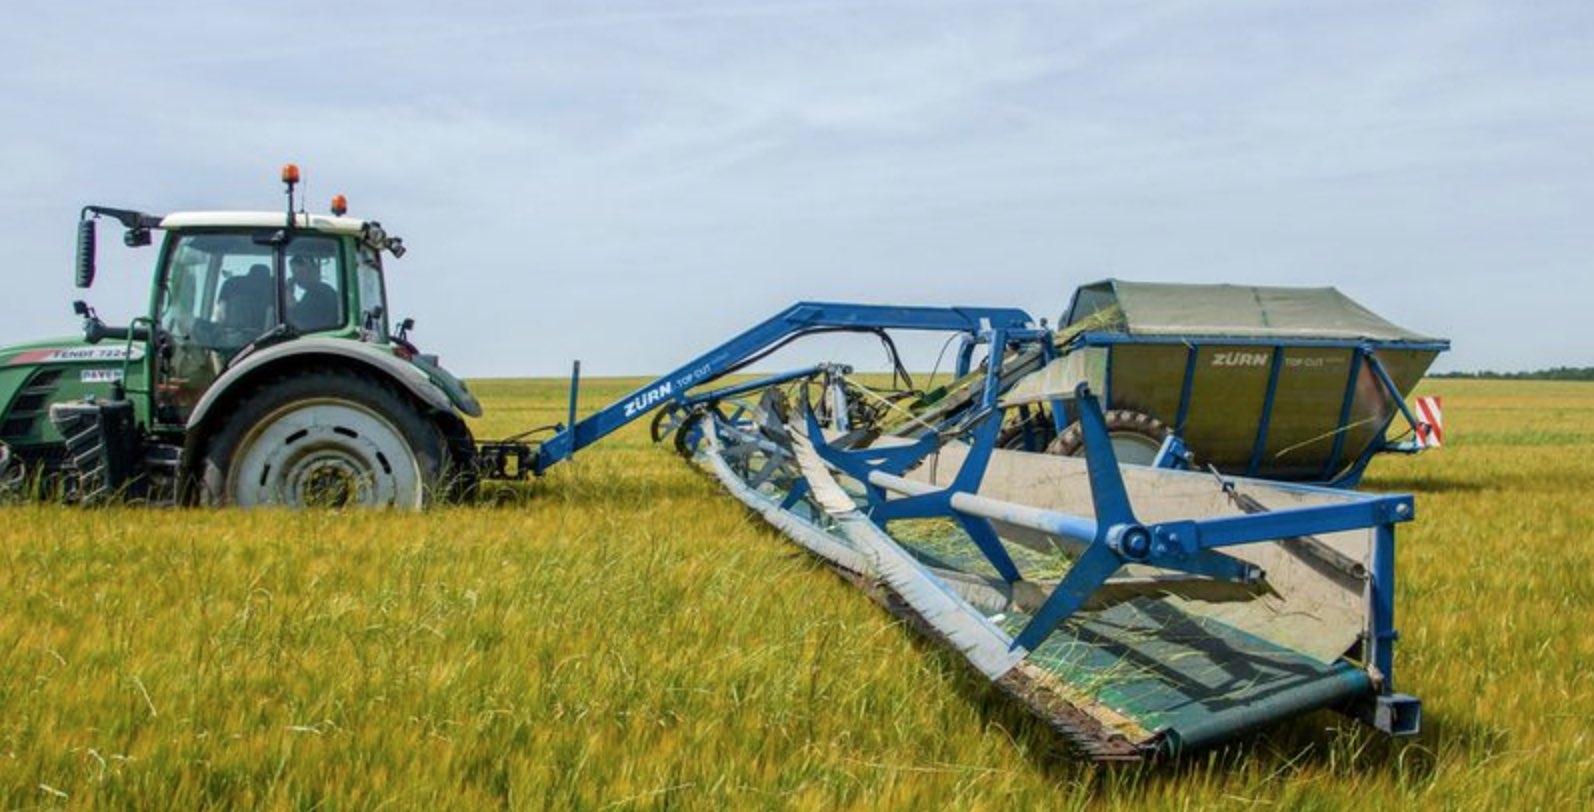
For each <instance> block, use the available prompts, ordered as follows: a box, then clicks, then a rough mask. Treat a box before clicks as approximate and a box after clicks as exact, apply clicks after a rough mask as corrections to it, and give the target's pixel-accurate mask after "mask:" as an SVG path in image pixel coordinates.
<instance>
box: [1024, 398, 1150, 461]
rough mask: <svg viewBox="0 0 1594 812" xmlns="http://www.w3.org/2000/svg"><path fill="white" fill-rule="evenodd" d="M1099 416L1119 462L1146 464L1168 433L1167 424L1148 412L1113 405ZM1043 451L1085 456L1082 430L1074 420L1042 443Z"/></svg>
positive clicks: (1070, 455) (1064, 455)
mask: <svg viewBox="0 0 1594 812" xmlns="http://www.w3.org/2000/svg"><path fill="white" fill-rule="evenodd" d="M1103 417H1104V418H1105V419H1106V423H1107V436H1108V437H1110V438H1111V439H1112V451H1113V455H1114V456H1116V457H1117V458H1118V462H1119V464H1122V465H1150V464H1151V463H1152V461H1153V460H1155V459H1156V458H1157V452H1158V451H1160V450H1161V449H1162V441H1163V440H1165V439H1167V437H1168V427H1167V426H1166V425H1163V422H1162V421H1161V420H1158V419H1156V418H1155V417H1152V416H1151V415H1148V414H1142V413H1140V412H1132V411H1128V410H1125V409H1114V410H1112V411H1110V412H1107V413H1106V414H1105V415H1103ZM1046 453H1048V454H1056V455H1058V456H1061V457H1083V456H1085V430H1084V429H1083V428H1081V427H1080V425H1079V423H1078V421H1075V422H1074V423H1073V424H1072V425H1070V426H1069V427H1068V428H1066V429H1064V430H1063V433H1062V434H1059V435H1057V437H1056V438H1055V439H1053V440H1052V442H1051V444H1050V445H1048V446H1046Z"/></svg>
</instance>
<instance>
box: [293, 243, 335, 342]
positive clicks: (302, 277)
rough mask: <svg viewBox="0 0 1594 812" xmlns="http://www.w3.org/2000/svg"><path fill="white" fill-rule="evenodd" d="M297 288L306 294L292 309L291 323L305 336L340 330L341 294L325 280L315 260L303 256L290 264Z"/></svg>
mask: <svg viewBox="0 0 1594 812" xmlns="http://www.w3.org/2000/svg"><path fill="white" fill-rule="evenodd" d="M288 264H289V269H290V272H291V278H292V280H293V286H294V287H296V288H298V289H299V290H300V291H302V292H301V293H300V294H299V298H298V300H297V301H295V302H294V303H293V304H292V305H291V306H290V307H289V308H288V324H290V325H292V327H293V328H294V329H295V330H298V331H299V332H301V333H313V332H315V331H317V330H327V329H331V328H333V327H337V326H338V323H339V319H338V294H337V291H335V290H333V289H332V286H331V285H328V284H327V283H326V282H324V281H322V279H321V268H320V266H319V264H318V263H317V262H316V261H315V260H314V259H313V258H311V257H308V256H304V255H299V256H296V257H294V258H293V259H292V260H290V261H289V263H288Z"/></svg>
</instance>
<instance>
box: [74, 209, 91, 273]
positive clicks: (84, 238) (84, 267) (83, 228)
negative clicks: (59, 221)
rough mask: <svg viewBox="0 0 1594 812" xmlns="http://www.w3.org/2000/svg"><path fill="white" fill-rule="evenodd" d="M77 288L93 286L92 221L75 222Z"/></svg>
mask: <svg viewBox="0 0 1594 812" xmlns="http://www.w3.org/2000/svg"><path fill="white" fill-rule="evenodd" d="M76 278H77V286H78V287H80V288H86V287H89V286H90V285H93V284H94V221H93V220H79V221H77V275H76Z"/></svg>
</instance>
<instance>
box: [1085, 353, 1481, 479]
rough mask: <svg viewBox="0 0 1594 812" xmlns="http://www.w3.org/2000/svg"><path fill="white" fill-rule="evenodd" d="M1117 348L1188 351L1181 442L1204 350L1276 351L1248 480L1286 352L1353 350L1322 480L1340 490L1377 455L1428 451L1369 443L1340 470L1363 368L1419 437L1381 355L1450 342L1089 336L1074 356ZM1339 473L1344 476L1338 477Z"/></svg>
mask: <svg viewBox="0 0 1594 812" xmlns="http://www.w3.org/2000/svg"><path fill="white" fill-rule="evenodd" d="M1117 344H1177V345H1179V346H1182V347H1184V348H1185V349H1186V360H1185V368H1184V377H1183V380H1182V381H1181V382H1180V387H1179V406H1178V409H1177V410H1176V413H1175V416H1174V420H1173V427H1174V428H1173V431H1174V433H1175V434H1177V435H1179V436H1181V437H1182V436H1183V435H1184V430H1185V423H1186V420H1188V419H1189V416H1190V395H1191V392H1192V391H1193V389H1194V386H1195V375H1196V357H1197V355H1198V354H1199V353H1200V351H1201V349H1202V348H1203V347H1208V346H1213V345H1221V346H1241V347H1265V348H1267V349H1269V350H1271V351H1272V353H1271V354H1272V361H1271V364H1270V367H1269V370H1268V379H1267V394H1266V396H1265V399H1264V400H1263V403H1262V418H1261V420H1260V421H1258V424H1257V430H1256V438H1255V439H1254V440H1253V444H1252V451H1251V458H1250V460H1249V461H1248V462H1247V463H1246V471H1245V475H1246V476H1255V475H1256V473H1257V471H1258V470H1259V469H1260V467H1261V465H1262V460H1263V458H1264V456H1265V452H1266V449H1267V437H1268V429H1269V427H1270V424H1271V423H1272V419H1273V404H1274V402H1275V400H1276V398H1277V396H1278V385H1279V375H1280V372H1281V371H1282V369H1283V362H1284V350H1286V349H1294V348H1301V347H1321V348H1327V349H1349V350H1352V353H1351V366H1350V377H1349V379H1348V380H1347V381H1346V383H1345V399H1344V401H1343V402H1342V403H1341V405H1340V411H1339V423H1338V424H1337V425H1336V426H1335V427H1334V446H1333V449H1332V451H1331V453H1330V456H1329V460H1328V462H1327V463H1326V464H1325V465H1324V468H1323V471H1322V473H1321V474H1320V475H1319V477H1318V479H1319V481H1320V482H1321V483H1323V484H1326V485H1329V486H1330V487H1335V488H1354V487H1356V483H1358V482H1360V481H1361V478H1362V474H1364V473H1366V471H1367V466H1368V464H1370V463H1371V462H1372V459H1373V457H1374V456H1375V455H1377V454H1379V453H1383V452H1398V453H1407V454H1409V453H1415V452H1417V451H1420V450H1422V449H1421V448H1420V447H1418V446H1414V445H1411V444H1394V443H1379V442H1376V441H1374V442H1372V443H1369V444H1368V446H1367V448H1366V450H1364V451H1363V452H1362V453H1361V454H1360V455H1359V456H1358V457H1357V458H1356V459H1355V460H1354V461H1353V462H1352V463H1351V464H1350V465H1349V466H1348V467H1345V468H1343V470H1339V468H1340V466H1338V465H1336V463H1337V462H1338V461H1339V459H1340V456H1341V454H1342V453H1343V452H1344V450H1345V433H1346V430H1347V429H1348V428H1349V425H1348V423H1349V421H1350V414H1351V405H1352V404H1353V403H1354V402H1355V399H1356V381H1357V379H1358V378H1359V377H1360V375H1361V368H1362V366H1363V365H1364V364H1365V365H1367V366H1368V367H1369V368H1370V369H1372V371H1373V373H1374V375H1375V377H1376V379H1377V381H1378V384H1379V386H1380V387H1381V388H1382V389H1383V391H1384V394H1385V395H1386V396H1387V397H1388V398H1389V399H1390V401H1392V402H1393V403H1394V404H1395V406H1396V408H1397V410H1398V411H1399V413H1400V414H1401V415H1402V416H1404V417H1405V418H1406V421H1407V422H1408V423H1409V424H1410V425H1411V427H1412V430H1413V431H1416V430H1417V426H1418V423H1419V422H1420V421H1419V420H1418V418H1417V416H1416V414H1414V413H1413V412H1412V411H1411V408H1410V407H1408V406H1407V405H1406V400H1405V397H1404V396H1402V395H1401V393H1400V389H1399V388H1398V387H1397V386H1395V382H1394V380H1393V379H1391V378H1390V377H1389V372H1388V371H1387V370H1385V369H1384V365H1383V363H1382V362H1380V361H1379V360H1378V350H1417V351H1427V350H1432V351H1437V352H1443V351H1445V350H1448V349H1450V342H1448V341H1369V340H1365V339H1358V340H1351V339H1329V338H1290V339H1288V340H1283V339H1279V338H1251V337H1243V336H1236V337H1226V336H1139V335H1128V334H1124V333H1096V332H1086V333H1081V334H1079V335H1078V336H1075V337H1074V339H1073V340H1072V342H1071V343H1070V350H1069V351H1072V350H1073V349H1076V348H1083V347H1105V348H1107V349H1108V350H1109V351H1110V350H1111V348H1112V347H1113V346H1114V345H1117ZM1112 364H1113V361H1112V355H1111V354H1110V352H1109V355H1108V357H1107V371H1106V376H1105V377H1106V380H1104V381H1103V387H1104V388H1105V389H1106V390H1107V391H1106V396H1105V397H1104V398H1103V400H1104V401H1106V402H1107V403H1111V402H1112V390H1111V388H1110V386H1111V381H1112ZM1393 421H1394V414H1393V413H1391V414H1390V416H1389V419H1388V420H1385V421H1384V423H1383V424H1382V425H1380V426H1379V427H1378V432H1379V434H1380V435H1381V434H1382V433H1383V432H1384V431H1386V430H1387V429H1388V428H1389V424H1390V423H1391V422H1393ZM1336 470H1339V475H1338V476H1335V472H1336Z"/></svg>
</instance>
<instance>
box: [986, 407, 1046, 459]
mask: <svg viewBox="0 0 1594 812" xmlns="http://www.w3.org/2000/svg"><path fill="white" fill-rule="evenodd" d="M1026 424H1028V426H1029V430H1030V432H1031V433H1033V434H1036V435H1038V436H1039V440H1038V441H1037V443H1036V445H1038V446H1039V447H1040V448H1041V449H1042V450H1045V448H1046V446H1047V445H1049V444H1050V443H1051V442H1052V441H1053V440H1055V439H1057V438H1056V437H1054V436H1051V435H1052V415H1051V412H1048V411H1046V410H1044V409H1037V410H1035V412H1034V413H1033V414H1031V415H1030V416H1029V420H1027V421H1025V420H1019V421H1014V422H1013V423H1010V424H1008V425H1005V426H1003V427H1002V431H1001V433H1000V434H997V435H996V447H997V448H1005V449H1008V450H1009V451H1023V450H1024V426H1025V425H1026Z"/></svg>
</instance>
